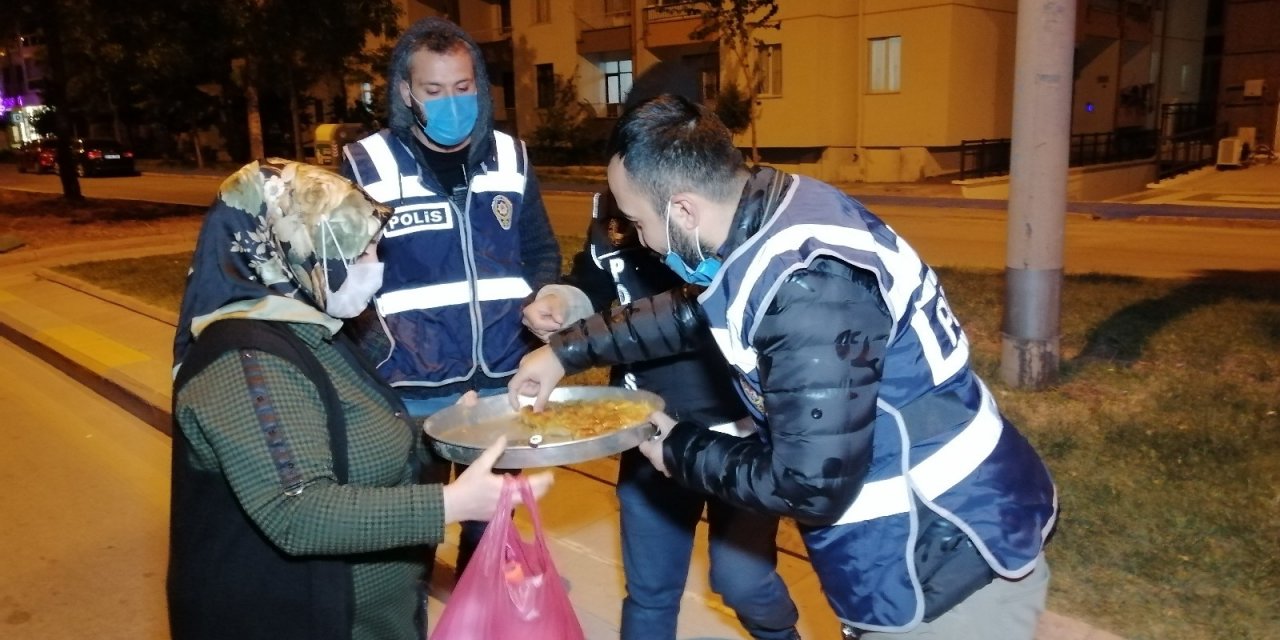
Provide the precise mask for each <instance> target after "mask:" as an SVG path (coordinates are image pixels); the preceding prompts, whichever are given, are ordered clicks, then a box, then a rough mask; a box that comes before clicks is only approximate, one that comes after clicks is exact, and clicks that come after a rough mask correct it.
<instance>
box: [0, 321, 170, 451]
mask: <svg viewBox="0 0 1280 640" xmlns="http://www.w3.org/2000/svg"><path fill="white" fill-rule="evenodd" d="M0 337H3V338H5V339H7V340H9V341H10V342H12V343H13V344H15V345H17V346H18V347H21V348H22V349H23V350H25V351H27V352H29V353H31V354H32V355H34V356H36V357H37V358H40V359H41V360H44V361H45V362H47V363H49V364H50V365H51V366H53V367H54V368H56V369H58V370H59V371H61V372H63V373H65V374H67V376H68V377H70V378H71V379H72V380H75V381H76V382H77V383H79V384H81V385H83V386H84V387H86V388H88V389H90V390H92V391H93V392H94V393H97V394H98V395H100V396H102V397H103V398H106V399H107V400H109V401H111V402H112V403H115V404H116V405H118V406H119V407H120V408H122V409H124V410H125V411H128V412H129V413H131V414H133V415H134V416H135V417H137V418H138V419H139V420H141V421H143V422H145V423H147V424H148V425H150V426H151V427H152V428H154V429H156V430H157V431H160V432H161V433H163V434H165V435H167V436H170V437H172V436H173V427H172V424H173V417H172V414H171V412H170V410H169V409H167V408H164V407H165V405H166V403H165V402H163V399H162V398H158V397H155V396H156V395H157V394H155V393H153V392H151V391H150V390H149V389H147V388H146V386H145V385H143V384H142V383H140V382H138V381H137V380H135V379H134V378H133V377H132V376H129V375H128V374H126V373H123V372H121V371H116V370H113V369H106V370H102V371H98V370H96V369H95V368H94V367H91V366H89V365H87V364H85V363H83V362H81V361H80V360H79V359H77V358H76V357H75V355H74V354H72V353H67V352H66V351H64V350H63V349H61V348H59V347H58V345H57V344H56V343H54V342H53V341H50V340H47V339H44V338H41V337H40V332H39V331H37V330H36V329H35V328H34V327H31V326H29V325H27V323H25V322H23V321H22V320H21V319H19V318H16V317H13V316H12V315H9V314H8V313H5V312H3V311H0Z"/></svg>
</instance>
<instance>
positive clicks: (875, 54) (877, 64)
mask: <svg viewBox="0 0 1280 640" xmlns="http://www.w3.org/2000/svg"><path fill="white" fill-rule="evenodd" d="M870 44H871V48H870V51H868V57H867V60H868V62H869V63H870V74H869V75H868V79H869V80H870V86H868V87H867V89H868V90H869V91H870V92H871V93H897V92H898V91H901V90H902V36H892V37H889V38H872V39H871V40H870Z"/></svg>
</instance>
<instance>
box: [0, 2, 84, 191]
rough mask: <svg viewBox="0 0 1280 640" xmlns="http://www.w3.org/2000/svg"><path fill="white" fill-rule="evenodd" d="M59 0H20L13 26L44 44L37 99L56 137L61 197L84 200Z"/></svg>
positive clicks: (18, 31)
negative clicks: (42, 73) (46, 111)
mask: <svg viewBox="0 0 1280 640" xmlns="http://www.w3.org/2000/svg"><path fill="white" fill-rule="evenodd" d="M61 2H62V0H43V1H37V0H20V2H19V3H18V6H17V8H16V9H17V11H16V12H15V13H16V15H15V16H14V17H15V18H16V20H15V21H14V22H12V23H10V24H11V25H14V26H15V27H16V28H15V30H16V31H17V34H18V35H37V34H38V35H41V36H43V37H44V42H45V61H46V63H47V69H46V71H45V76H44V78H43V80H42V84H43V87H42V89H41V91H40V97H41V99H42V100H43V101H44V103H45V106H47V107H49V109H50V110H51V113H50V116H49V117H51V118H52V119H53V120H52V122H53V133H54V135H56V136H57V137H58V144H57V163H58V164H57V166H58V167H59V169H60V170H59V172H58V173H59V174H60V176H61V179H62V196H63V197H64V198H66V199H67V200H70V201H73V202H79V201H82V200H84V195H83V194H82V193H81V192H80V180H79V178H78V177H77V176H76V172H75V171H72V170H71V167H74V166H75V157H74V156H72V154H71V128H70V126H68V122H67V109H66V106H67V94H66V86H67V75H68V74H67V64H66V56H65V52H64V50H63V46H62V41H63V29H64V25H63V21H62V15H63V14H64V13H65V8H64V7H63V6H61Z"/></svg>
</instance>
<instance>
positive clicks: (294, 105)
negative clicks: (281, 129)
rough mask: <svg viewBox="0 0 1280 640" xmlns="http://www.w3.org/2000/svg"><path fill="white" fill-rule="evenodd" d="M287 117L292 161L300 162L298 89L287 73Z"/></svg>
mask: <svg viewBox="0 0 1280 640" xmlns="http://www.w3.org/2000/svg"><path fill="white" fill-rule="evenodd" d="M288 90H289V117H290V119H291V120H293V159H294V160H297V161H298V162H302V160H303V158H302V120H301V118H299V117H298V87H297V86H296V85H295V83H294V81H293V71H292V70H290V72H289V87H288Z"/></svg>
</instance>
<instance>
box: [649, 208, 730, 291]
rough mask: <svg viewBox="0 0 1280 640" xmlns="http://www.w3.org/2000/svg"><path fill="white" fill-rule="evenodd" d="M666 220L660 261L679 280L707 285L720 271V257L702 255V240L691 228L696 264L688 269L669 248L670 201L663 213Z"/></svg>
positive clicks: (682, 259)
mask: <svg viewBox="0 0 1280 640" xmlns="http://www.w3.org/2000/svg"><path fill="white" fill-rule="evenodd" d="M664 217H665V218H666V220H665V221H664V224H665V226H666V230H667V255H665V256H662V263H663V264H665V265H667V268H668V269H671V270H672V271H674V272H675V273H676V275H677V276H679V277H680V279H681V280H684V281H685V282H688V283H689V284H696V285H701V286H704V287H705V286H707V285H709V284H711V281H712V280H713V279H715V277H716V273H718V272H719V271H720V265H721V264H722V263H721V262H720V258H717V257H715V256H712V257H710V258H708V257H706V256H704V255H702V242H701V241H700V240H699V239H698V230H697V229H696V228H695V229H694V230H693V233H694V235H693V243H694V245H695V246H697V247H698V266H696V267H694V268H692V269H690V268H689V265H688V264H686V263H685V261H684V258H681V257H680V255H679V254H677V253H676V252H675V251H672V250H671V201H670V200H668V201H667V208H666V212H665V213H664Z"/></svg>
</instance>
